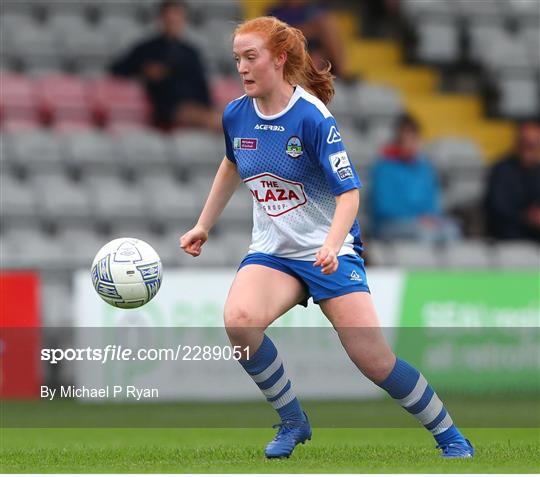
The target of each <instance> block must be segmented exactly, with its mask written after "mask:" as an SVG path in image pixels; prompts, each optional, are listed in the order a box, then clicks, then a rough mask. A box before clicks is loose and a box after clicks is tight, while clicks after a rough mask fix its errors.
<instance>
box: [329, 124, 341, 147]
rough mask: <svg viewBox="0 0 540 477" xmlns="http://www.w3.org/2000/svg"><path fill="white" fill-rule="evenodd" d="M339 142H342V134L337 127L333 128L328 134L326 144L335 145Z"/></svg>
mask: <svg viewBox="0 0 540 477" xmlns="http://www.w3.org/2000/svg"><path fill="white" fill-rule="evenodd" d="M339 141H341V134H340V133H339V131H338V130H337V128H336V127H335V126H332V127H331V128H330V132H329V133H328V137H327V138H326V142H327V143H328V144H334V143H335V142H339Z"/></svg>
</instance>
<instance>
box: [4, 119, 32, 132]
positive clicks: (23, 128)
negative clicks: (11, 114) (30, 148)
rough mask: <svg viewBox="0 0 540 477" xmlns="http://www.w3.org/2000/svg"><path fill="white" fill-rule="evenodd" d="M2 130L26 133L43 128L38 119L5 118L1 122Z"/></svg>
mask: <svg viewBox="0 0 540 477" xmlns="http://www.w3.org/2000/svg"><path fill="white" fill-rule="evenodd" d="M1 126H2V131H3V132H5V133H8V134H18V133H25V132H28V131H35V130H36V129H39V128H41V123H40V122H39V121H38V120H36V119H18V118H12V119H4V120H3V121H2V123H1Z"/></svg>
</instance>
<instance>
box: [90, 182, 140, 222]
mask: <svg viewBox="0 0 540 477" xmlns="http://www.w3.org/2000/svg"><path fill="white" fill-rule="evenodd" d="M84 182H85V187H86V188H87V191H88V194H90V199H91V206H92V209H93V210H94V212H95V213H96V215H97V216H98V217H102V218H104V219H108V220H120V221H121V220H123V219H125V220H129V219H134V218H137V217H142V216H145V215H146V214H147V213H148V207H147V204H146V201H145V198H144V195H143V193H142V192H143V190H144V189H143V187H142V185H141V184H138V183H136V184H128V183H126V182H125V181H124V180H122V179H120V178H119V177H118V176H115V175H110V174H107V175H102V174H98V173H92V174H87V176H86V177H84Z"/></svg>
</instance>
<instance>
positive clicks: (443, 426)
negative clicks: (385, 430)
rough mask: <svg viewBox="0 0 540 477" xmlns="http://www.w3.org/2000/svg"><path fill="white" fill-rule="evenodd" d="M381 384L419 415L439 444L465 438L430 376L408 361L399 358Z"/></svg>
mask: <svg viewBox="0 0 540 477" xmlns="http://www.w3.org/2000/svg"><path fill="white" fill-rule="evenodd" d="M379 387H381V388H383V389H384V390H385V391H386V392H387V393H388V394H390V396H392V397H393V398H394V399H395V400H397V401H398V403H399V404H400V405H401V406H402V407H403V408H404V409H405V410H406V411H408V412H410V413H411V414H412V415H413V416H414V417H416V419H418V420H419V421H420V422H421V423H422V425H423V426H424V427H425V428H426V429H427V430H428V431H430V432H431V433H432V434H433V437H435V440H436V441H437V443H438V444H448V443H450V442H456V441H460V440H463V441H465V438H464V437H463V435H462V434H461V432H459V430H458V428H457V427H456V426H455V425H454V422H453V421H452V418H451V417H450V414H448V412H447V411H446V409H445V408H444V405H443V403H442V401H441V400H440V399H439V396H437V394H436V393H435V391H433V388H432V387H431V386H430V385H429V384H428V382H427V381H426V378H424V376H423V375H422V373H420V371H418V370H417V369H416V368H414V367H412V366H411V365H410V364H409V363H407V362H406V361H403V360H402V359H399V358H398V359H397V360H396V364H395V366H394V369H393V370H392V372H391V373H390V374H389V376H388V377H387V378H386V379H385V380H384V381H383V382H382V383H379Z"/></svg>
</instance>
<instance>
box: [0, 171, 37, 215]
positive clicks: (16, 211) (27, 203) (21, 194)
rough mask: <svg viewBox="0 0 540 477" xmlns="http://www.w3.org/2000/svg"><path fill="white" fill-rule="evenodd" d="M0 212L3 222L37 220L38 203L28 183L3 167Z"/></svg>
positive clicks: (0, 176)
mask: <svg viewBox="0 0 540 477" xmlns="http://www.w3.org/2000/svg"><path fill="white" fill-rule="evenodd" d="M0 184H1V189H2V191H1V194H2V200H0V211H1V214H0V215H1V217H2V219H3V220H10V219H33V218H37V216H38V212H37V203H36V198H35V196H34V191H33V189H32V184H30V183H29V182H28V181H21V180H20V179H17V178H16V177H14V176H12V175H11V174H10V173H9V172H8V171H7V170H6V168H4V167H2V172H1V174H0Z"/></svg>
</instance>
